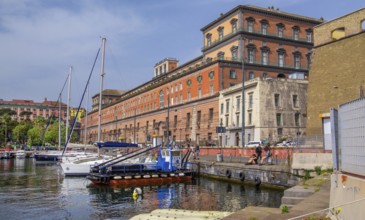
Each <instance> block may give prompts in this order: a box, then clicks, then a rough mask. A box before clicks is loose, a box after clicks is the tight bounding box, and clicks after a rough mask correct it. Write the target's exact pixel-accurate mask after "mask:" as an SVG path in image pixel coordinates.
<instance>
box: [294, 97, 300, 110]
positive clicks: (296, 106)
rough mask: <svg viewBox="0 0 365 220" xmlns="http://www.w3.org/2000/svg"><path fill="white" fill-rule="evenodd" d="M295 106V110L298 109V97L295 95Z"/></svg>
mask: <svg viewBox="0 0 365 220" xmlns="http://www.w3.org/2000/svg"><path fill="white" fill-rule="evenodd" d="M293 106H294V108H298V107H299V105H298V95H293Z"/></svg>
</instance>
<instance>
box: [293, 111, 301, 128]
mask: <svg viewBox="0 0 365 220" xmlns="http://www.w3.org/2000/svg"><path fill="white" fill-rule="evenodd" d="M299 117H300V113H295V115H294V123H295V126H297V127H299V126H300V122H299Z"/></svg>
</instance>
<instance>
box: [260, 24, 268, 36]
mask: <svg viewBox="0 0 365 220" xmlns="http://www.w3.org/2000/svg"><path fill="white" fill-rule="evenodd" d="M261 33H262V34H263V35H266V34H267V24H262V25H261Z"/></svg>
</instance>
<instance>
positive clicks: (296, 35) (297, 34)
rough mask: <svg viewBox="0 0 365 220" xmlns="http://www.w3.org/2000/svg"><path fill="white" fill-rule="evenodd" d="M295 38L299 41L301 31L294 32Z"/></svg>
mask: <svg viewBox="0 0 365 220" xmlns="http://www.w3.org/2000/svg"><path fill="white" fill-rule="evenodd" d="M293 38H294V40H299V30H293Z"/></svg>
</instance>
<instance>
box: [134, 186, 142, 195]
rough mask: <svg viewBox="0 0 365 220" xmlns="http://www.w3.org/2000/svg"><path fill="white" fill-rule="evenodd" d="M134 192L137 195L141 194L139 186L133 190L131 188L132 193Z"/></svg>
mask: <svg viewBox="0 0 365 220" xmlns="http://www.w3.org/2000/svg"><path fill="white" fill-rule="evenodd" d="M134 193H137V195H141V194H142V189H141V188H139V187H137V188H135V189H134V190H133V194H134Z"/></svg>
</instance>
